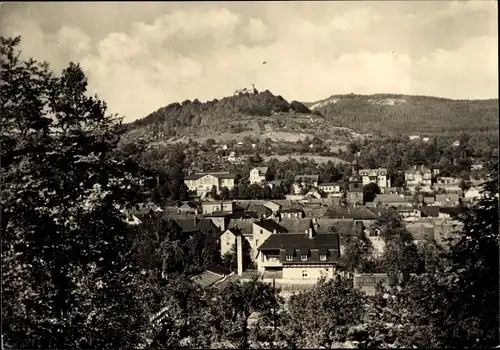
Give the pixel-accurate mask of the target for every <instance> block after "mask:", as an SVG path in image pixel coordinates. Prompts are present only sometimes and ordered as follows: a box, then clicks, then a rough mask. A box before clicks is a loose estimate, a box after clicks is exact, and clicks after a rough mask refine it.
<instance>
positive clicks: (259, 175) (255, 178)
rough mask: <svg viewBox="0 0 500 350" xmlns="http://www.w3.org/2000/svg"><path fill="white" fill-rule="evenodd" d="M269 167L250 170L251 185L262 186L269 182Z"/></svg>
mask: <svg viewBox="0 0 500 350" xmlns="http://www.w3.org/2000/svg"><path fill="white" fill-rule="evenodd" d="M268 173H269V168H268V167H257V168H253V169H252V170H250V184H260V183H262V182H264V181H266V180H267V176H268Z"/></svg>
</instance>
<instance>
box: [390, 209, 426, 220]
mask: <svg viewBox="0 0 500 350" xmlns="http://www.w3.org/2000/svg"><path fill="white" fill-rule="evenodd" d="M396 210H397V212H398V214H399V215H400V216H401V218H403V220H404V221H415V220H418V219H419V218H420V217H421V216H422V213H421V211H420V210H418V209H416V208H411V207H398V208H396Z"/></svg>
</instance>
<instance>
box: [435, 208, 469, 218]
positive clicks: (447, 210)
mask: <svg viewBox="0 0 500 350" xmlns="http://www.w3.org/2000/svg"><path fill="white" fill-rule="evenodd" d="M464 211H465V209H464V208H460V207H440V208H439V213H443V214H448V215H450V216H452V217H454V216H456V215H459V214H461V213H463V212H464Z"/></svg>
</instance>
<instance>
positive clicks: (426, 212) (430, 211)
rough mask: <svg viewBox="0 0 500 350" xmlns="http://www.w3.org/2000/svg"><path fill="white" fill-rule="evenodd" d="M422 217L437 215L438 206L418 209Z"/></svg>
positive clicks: (435, 216)
mask: <svg viewBox="0 0 500 350" xmlns="http://www.w3.org/2000/svg"><path fill="white" fill-rule="evenodd" d="M420 212H421V213H422V216H423V217H433V218H437V217H438V216H439V207H435V206H426V207H422V208H421V209H420Z"/></svg>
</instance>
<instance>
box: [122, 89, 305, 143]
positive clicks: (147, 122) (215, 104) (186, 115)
mask: <svg viewBox="0 0 500 350" xmlns="http://www.w3.org/2000/svg"><path fill="white" fill-rule="evenodd" d="M287 112H295V113H310V111H309V109H308V108H307V107H306V106H304V105H303V104H302V103H300V102H297V101H292V102H290V103H289V102H287V101H286V100H285V99H284V98H283V97H281V96H275V95H273V94H272V93H271V92H270V91H268V90H266V91H264V92H260V93H259V92H258V91H254V93H250V92H245V93H240V94H236V95H235V96H230V97H224V98H222V99H221V100H217V99H214V100H212V101H207V102H204V103H202V102H200V101H198V100H197V99H195V100H193V101H190V100H186V101H184V102H182V103H172V104H169V105H168V106H166V107H162V108H160V109H158V110H157V111H155V112H153V113H151V114H149V115H148V116H146V117H145V118H142V119H138V120H136V121H134V122H132V123H130V124H127V125H125V128H126V130H128V131H132V130H135V129H145V130H144V131H145V132H153V133H155V134H158V133H160V134H162V135H163V136H164V137H169V136H175V135H178V134H180V133H181V132H182V131H185V129H186V128H190V127H198V126H203V125H209V124H211V123H220V122H222V121H227V120H232V119H236V120H237V119H238V117H240V116H270V115H273V114H274V113H287Z"/></svg>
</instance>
